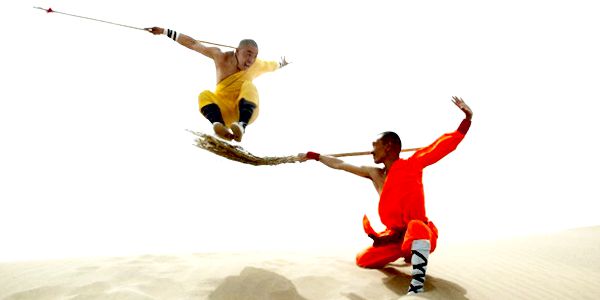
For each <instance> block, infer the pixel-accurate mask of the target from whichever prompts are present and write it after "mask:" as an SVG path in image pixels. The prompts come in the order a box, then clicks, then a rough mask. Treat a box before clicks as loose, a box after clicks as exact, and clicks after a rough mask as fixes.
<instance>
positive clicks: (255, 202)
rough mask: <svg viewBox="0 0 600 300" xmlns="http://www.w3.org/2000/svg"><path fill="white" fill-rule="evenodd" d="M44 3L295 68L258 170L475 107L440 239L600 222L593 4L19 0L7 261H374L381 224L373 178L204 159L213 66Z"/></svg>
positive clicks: (266, 85) (437, 189)
mask: <svg viewBox="0 0 600 300" xmlns="http://www.w3.org/2000/svg"><path fill="white" fill-rule="evenodd" d="M450 2H451V3H450ZM32 6H42V7H45V8H47V7H49V6H51V7H52V8H53V9H54V10H57V11H63V12H68V13H72V14H78V15H84V16H89V17H94V18H100V19H107V20H110V21H113V22H119V23H125V24H128V25H132V26H136V27H151V26H161V27H167V28H171V29H175V30H178V31H179V32H182V33H185V34H188V35H190V36H192V37H194V38H196V39H199V40H207V41H213V42H217V43H224V44H230V45H236V44H237V42H238V41H239V40H240V39H243V38H254V39H255V40H256V41H257V42H258V43H259V46H260V51H261V52H260V54H259V57H261V58H263V59H268V60H279V58H280V57H281V56H286V57H287V58H288V60H290V61H292V64H291V65H289V66H288V67H286V68H284V69H282V70H278V71H276V72H274V73H269V74H265V75H263V76H261V77H260V78H258V79H257V80H255V84H256V85H257V86H258V89H259V92H260V95H261V115H260V117H259V118H258V120H257V121H256V122H255V123H254V124H252V125H251V126H250V127H248V130H247V134H246V136H245V139H244V141H243V143H242V145H243V147H244V148H246V149H247V150H249V151H250V152H253V153H254V154H257V155H261V156H267V155H268V156H281V155H290V154H296V153H298V152H305V151H308V150H313V151H318V152H321V153H336V152H349V151H365V150H370V149H371V142H372V140H373V139H374V138H375V137H376V135H377V134H378V133H380V132H382V131H385V130H393V131H396V132H398V133H399V134H400V136H401V137H402V140H403V143H404V146H405V147H418V146H425V145H427V144H429V143H431V142H432V141H434V140H435V139H436V138H437V137H438V136H440V135H441V134H443V133H445V132H449V131H453V130H455V129H456V127H457V126H458V124H459V123H460V121H461V120H462V118H463V114H462V112H460V110H458V109H457V108H455V106H454V105H453V104H452V103H451V101H450V99H451V96H452V95H458V96H461V97H463V98H464V99H465V101H466V102H467V103H468V104H469V105H470V106H471V108H472V109H473V111H474V119H473V125H472V127H471V130H470V131H469V133H468V135H467V137H466V138H465V140H464V141H463V143H462V144H461V145H460V146H459V148H458V149H457V150H456V151H455V152H454V153H452V154H451V155H449V156H448V157H446V158H445V159H444V160H442V161H440V162H439V163H437V164H436V165H433V166H431V167H429V168H427V169H426V170H425V176H424V184H425V193H426V204H427V209H428V215H429V217H430V219H432V220H433V221H434V222H435V223H436V224H437V226H438V228H439V229H440V243H442V242H444V241H445V242H452V241H461V240H479V239H483V238H498V237H508V236H515V235H521V234H529V233H536V232H548V231H555V230H562V229H566V228H573V227H580V226H590V225H598V224H600V219H599V217H598V201H599V200H600V197H599V193H598V187H597V185H598V174H597V172H598V168H599V167H600V159H599V158H598V142H597V137H598V133H597V130H598V128H600V126H599V125H600V122H599V121H598V109H597V102H598V101H599V100H600V89H599V85H598V84H599V83H600V71H599V70H600V55H598V53H600V46H599V44H598V37H599V36H600V34H599V28H600V19H599V18H598V15H599V10H598V8H597V7H596V6H595V1H522V0H520V1H501V2H500V1H497V2H490V1H377V2H374V1H369V2H367V1H328V2H326V1H316V0H315V1H302V2H298V1H296V2H293V3H290V4H287V3H285V2H281V1H280V2H272V3H271V2H263V1H210V2H207V1H196V2H194V4H192V3H191V2H189V1H170V2H165V1H127V2H126V3H123V1H112V0H111V1H85V2H83V1H56V2H53V1H40V2H37V3H32V5H29V4H25V3H23V2H22V1H19V3H18V4H17V3H11V4H4V5H3V10H2V11H1V14H2V18H0V20H1V21H0V22H2V23H1V25H2V28H3V30H2V31H3V38H2V46H1V51H2V55H1V56H0V63H1V68H0V74H1V76H2V78H1V80H2V88H1V89H0V143H1V144H0V145H1V146H0V244H1V245H0V260H17V259H43V258H57V257H73V256H89V255H129V254H138V253H161V252H165V253H172V252H203V251H238V250H265V249H266V250H280V249H283V250H300V251H305V250H306V251H309V250H314V251H324V250H326V249H340V248H343V249H351V250H356V251H358V250H360V249H361V248H362V247H365V246H367V245H368V244H369V239H368V238H367V237H366V236H364V233H362V228H361V218H362V215H363V214H364V213H366V214H368V215H369V217H370V218H371V219H372V221H373V222H374V223H375V224H374V225H375V226H378V229H381V227H380V226H381V225H380V224H378V223H377V220H378V217H377V210H376V209H377V201H378V197H377V194H376V192H375V190H374V189H373V187H372V185H371V183H370V182H369V181H368V180H365V179H362V178H359V177H356V176H353V175H351V174H345V173H343V172H341V171H335V170H331V169H328V168H326V167H324V166H322V165H320V164H319V163H316V162H307V163H304V164H295V165H281V166H275V167H254V166H249V165H243V164H240V163H236V162H232V161H229V160H226V159H223V158H221V157H218V156H215V155H213V154H211V153H209V152H206V151H204V150H201V149H198V148H196V147H194V146H193V143H194V137H193V136H192V135H191V134H190V133H188V132H186V131H185V129H191V130H198V131H204V132H210V131H211V126H210V124H209V122H208V121H206V120H205V119H204V118H203V117H202V116H201V115H200V113H199V112H198V104H197V95H198V93H200V92H201V91H202V90H204V89H211V90H212V89H214V86H215V74H214V65H213V63H212V61H210V60H209V59H208V58H206V57H204V56H202V55H201V54H199V53H195V52H193V51H190V50H188V49H186V48H184V47H182V46H180V45H178V44H176V43H174V42H173V41H171V40H169V39H167V38H166V37H164V36H152V35H151V34H149V33H146V32H143V31H138V30H135V29H128V28H124V27H119V26H113V25H108V24H103V23H98V22H93V21H88V20H82V19H78V18H73V17H68V16H64V15H59V14H47V13H45V12H43V11H41V10H36V9H32ZM348 161H349V162H352V163H355V164H358V165H370V164H372V159H371V157H369V156H363V157H355V158H349V159H348Z"/></svg>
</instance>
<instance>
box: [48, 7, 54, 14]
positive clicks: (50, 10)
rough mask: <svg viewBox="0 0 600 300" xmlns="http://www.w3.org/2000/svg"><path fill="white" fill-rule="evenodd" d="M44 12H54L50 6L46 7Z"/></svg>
mask: <svg viewBox="0 0 600 300" xmlns="http://www.w3.org/2000/svg"><path fill="white" fill-rule="evenodd" d="M46 12H47V13H51V12H54V11H53V10H52V7H49V8H48V9H46Z"/></svg>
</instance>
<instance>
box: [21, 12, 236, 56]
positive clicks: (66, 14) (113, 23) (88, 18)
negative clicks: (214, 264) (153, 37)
mask: <svg viewBox="0 0 600 300" xmlns="http://www.w3.org/2000/svg"><path fill="white" fill-rule="evenodd" d="M33 8H35V9H40V10H43V11H45V12H47V13H57V14H61V15H65V16H70V17H75V18H81V19H87V20H92V21H96V22H102V23H107V24H111V25H117V26H122V27H127V28H131V29H137V30H143V31H150V29H149V28H140V27H135V26H129V25H125V24H119V23H115V22H110V21H105V20H100V19H95V18H90V17H84V16H79V15H74V14H69V13H65V12H60V11H56V10H53V9H52V8H48V9H46V8H41V7H37V6H34V7H33ZM198 42H200V43H205V44H211V45H215V46H221V47H227V48H232V49H236V48H237V47H233V46H228V45H223V44H217V43H212V42H207V41H200V40H198Z"/></svg>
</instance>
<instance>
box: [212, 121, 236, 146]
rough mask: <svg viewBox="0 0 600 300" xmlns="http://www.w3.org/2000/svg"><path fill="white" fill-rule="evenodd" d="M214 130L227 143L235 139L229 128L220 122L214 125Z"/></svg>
mask: <svg viewBox="0 0 600 300" xmlns="http://www.w3.org/2000/svg"><path fill="white" fill-rule="evenodd" d="M213 130H214V131H215V134H216V135H217V136H218V137H220V138H222V139H224V140H226V141H231V140H232V139H233V134H231V132H230V131H229V128H227V127H226V126H225V125H223V124H222V123H219V122H215V123H213Z"/></svg>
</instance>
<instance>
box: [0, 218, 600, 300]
mask: <svg viewBox="0 0 600 300" xmlns="http://www.w3.org/2000/svg"><path fill="white" fill-rule="evenodd" d="M351 250H352V251H345V252H339V253H327V254H319V255H315V254H314V253H289V252H287V253H281V252H276V253H202V254H187V255H144V256H137V257H113V258H86V259H71V260H53V261H37V262H14V263H2V264H0V299H7V300H8V299H133V300H138V299H139V300H142V299H144V300H145V299H213V300H225V299H249V300H252V299H291V300H301V299H346V300H348V299H350V300H363V299H375V300H378V299H398V298H402V299H600V254H598V253H600V227H592V228H582V229H577V230H568V231H564V232H560V233H555V234H549V235H538V236H532V237H526V238H525V237H523V238H514V239H507V240H502V241H494V242H473V243H461V244H456V245H440V247H439V248H438V250H437V251H436V252H435V253H434V254H432V255H431V257H430V264H429V269H428V276H427V281H426V287H425V288H426V292H425V293H423V294H420V295H417V296H410V297H408V296H405V295H404V294H405V292H406V289H407V286H408V283H409V281H410V276H409V275H408V274H410V266H408V265H405V264H404V263H403V262H402V261H401V260H400V261H398V262H397V263H394V264H391V265H388V266H387V267H386V268H385V269H382V270H366V269H361V268H358V267H356V266H355V265H354V261H353V258H354V252H353V251H355V250H359V249H351Z"/></svg>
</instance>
